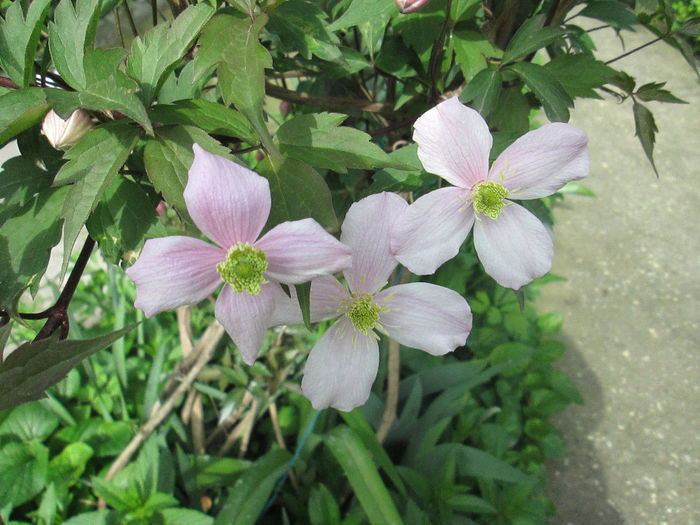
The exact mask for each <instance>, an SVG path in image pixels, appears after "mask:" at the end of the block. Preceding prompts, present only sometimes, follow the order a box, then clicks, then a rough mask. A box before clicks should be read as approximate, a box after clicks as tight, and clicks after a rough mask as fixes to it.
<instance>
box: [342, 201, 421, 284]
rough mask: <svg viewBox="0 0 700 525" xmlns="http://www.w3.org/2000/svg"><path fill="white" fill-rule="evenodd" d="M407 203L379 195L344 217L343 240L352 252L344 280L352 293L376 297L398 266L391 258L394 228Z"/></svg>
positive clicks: (353, 208)
mask: <svg viewBox="0 0 700 525" xmlns="http://www.w3.org/2000/svg"><path fill="white" fill-rule="evenodd" d="M407 207H408V203H407V202H406V201H405V200H403V199H402V198H401V197H399V196H398V195H396V194H395V193H387V192H383V193H376V194H374V195H370V196H369V197H365V198H364V199H362V200H360V201H358V202H356V203H355V204H353V205H352V206H350V209H349V210H348V213H347V214H346V215H345V220H344V221H343V228H342V230H343V231H342V234H341V236H340V240H341V241H342V242H344V243H345V244H347V245H348V246H350V248H352V267H351V268H350V269H349V270H346V271H345V278H346V279H347V281H348V286H349V287H350V290H352V292H353V293H356V294H364V293H374V292H376V291H377V290H379V289H380V288H381V287H382V286H384V284H385V283H386V281H387V279H389V276H390V275H391V272H393V271H394V268H396V266H397V262H396V260H395V259H394V257H393V256H392V254H391V228H392V223H393V222H394V221H395V220H396V218H397V217H398V216H399V215H400V214H401V213H402V212H403V211H404V210H405V209H406V208H407Z"/></svg>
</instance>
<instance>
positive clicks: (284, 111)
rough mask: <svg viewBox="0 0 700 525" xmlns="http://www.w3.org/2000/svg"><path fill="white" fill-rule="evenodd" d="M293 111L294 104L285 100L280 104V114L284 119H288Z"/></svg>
mask: <svg viewBox="0 0 700 525" xmlns="http://www.w3.org/2000/svg"><path fill="white" fill-rule="evenodd" d="M291 111H292V103H291V102H289V101H288V100H283V101H282V102H280V114H281V115H282V118H287V115H289V113H290V112H291Z"/></svg>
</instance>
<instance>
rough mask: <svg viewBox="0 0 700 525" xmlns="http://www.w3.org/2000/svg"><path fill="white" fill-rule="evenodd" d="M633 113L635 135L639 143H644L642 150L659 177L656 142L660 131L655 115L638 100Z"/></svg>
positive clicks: (633, 107)
mask: <svg viewBox="0 0 700 525" xmlns="http://www.w3.org/2000/svg"><path fill="white" fill-rule="evenodd" d="M632 112H633V113H634V134H635V135H636V136H637V137H639V142H641V143H642V149H643V150H644V153H645V154H646V156H647V159H649V163H650V164H651V167H652V168H654V173H655V174H656V176H657V177H658V176H659V172H658V171H657V169H656V164H655V163H654V142H655V140H656V132H657V131H659V128H657V127H656V122H655V121H654V115H653V114H652V112H651V111H649V110H648V109H647V108H646V106H643V105H641V104H640V103H639V102H637V101H636V100H635V102H634V105H633V106H632Z"/></svg>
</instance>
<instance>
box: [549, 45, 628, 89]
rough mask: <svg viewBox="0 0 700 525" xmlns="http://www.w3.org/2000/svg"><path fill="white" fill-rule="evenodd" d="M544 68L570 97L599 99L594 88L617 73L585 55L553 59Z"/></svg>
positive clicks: (577, 54)
mask: <svg viewBox="0 0 700 525" xmlns="http://www.w3.org/2000/svg"><path fill="white" fill-rule="evenodd" d="M544 67H545V68H546V69H547V70H548V71H549V72H550V73H552V75H554V77H555V78H556V79H557V80H558V81H559V82H560V83H561V85H562V86H563V87H564V89H565V90H566V92H567V93H568V94H569V95H570V96H571V97H572V98H575V97H588V98H601V97H600V96H599V95H598V94H597V93H596V92H595V91H593V90H594V89H595V88H598V87H601V86H603V85H604V84H607V83H608V82H610V81H611V80H612V79H613V78H614V77H615V76H616V75H617V74H618V72H617V71H615V70H614V69H613V68H611V67H610V66H606V65H605V64H604V63H603V62H600V61H599V60H596V59H595V58H594V57H593V56H591V55H588V54H585V53H576V54H566V55H559V56H557V57H554V58H553V59H552V60H551V61H550V62H548V63H546V64H545V65H544Z"/></svg>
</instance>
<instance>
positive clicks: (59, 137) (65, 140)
mask: <svg viewBox="0 0 700 525" xmlns="http://www.w3.org/2000/svg"><path fill="white" fill-rule="evenodd" d="M92 126H93V124H92V121H91V120H90V115H88V114H87V113H86V112H85V111H83V110H82V109H78V110H76V111H74V112H73V113H71V116H70V117H68V120H63V119H62V118H61V117H59V116H58V115H57V114H56V113H54V111H53V110H50V111H49V112H48V113H47V114H46V116H45V117H44V122H43V124H42V125H41V132H42V133H43V134H44V135H45V136H46V138H47V139H48V141H49V143H50V144H51V145H52V146H53V147H54V148H56V149H69V148H71V147H72V146H75V144H76V143H77V142H78V141H79V140H80V138H81V137H82V136H83V135H85V134H86V133H87V132H88V131H89V130H90V128H91V127H92Z"/></svg>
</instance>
